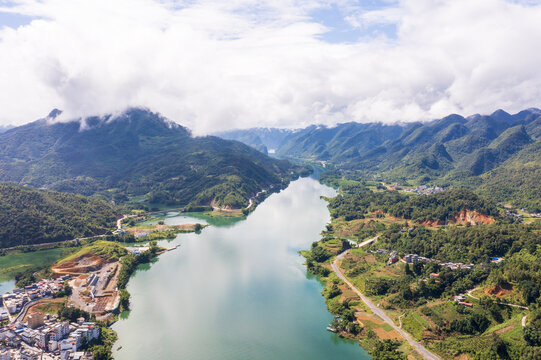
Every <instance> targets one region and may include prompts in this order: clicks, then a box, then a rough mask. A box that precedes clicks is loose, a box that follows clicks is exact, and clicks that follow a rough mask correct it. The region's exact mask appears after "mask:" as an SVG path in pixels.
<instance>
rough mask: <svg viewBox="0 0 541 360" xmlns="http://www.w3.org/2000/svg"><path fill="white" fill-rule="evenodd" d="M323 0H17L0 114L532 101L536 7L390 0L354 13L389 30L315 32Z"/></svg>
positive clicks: (396, 114) (5, 49)
mask: <svg viewBox="0 0 541 360" xmlns="http://www.w3.org/2000/svg"><path fill="white" fill-rule="evenodd" d="M329 3H330V1H325V0H321V1H304V0H279V1H270V0H268V1H255V0H234V1H218V0H216V1H213V0H208V1H199V2H196V1H186V2H185V3H180V2H173V1H152V0H44V1H34V0H21V1H16V2H15V4H16V6H15V7H10V8H4V11H12V12H16V13H20V14H24V15H29V16H34V17H37V18H39V19H37V20H34V21H32V22H31V23H30V24H28V25H26V26H22V27H19V28H17V29H12V28H7V27H4V28H2V29H1V30H0V69H1V70H0V124H21V123H25V122H28V121H31V120H34V119H37V118H39V117H42V116H44V115H45V114H47V113H48V112H49V111H50V110H51V109H52V108H53V107H57V108H61V109H63V110H64V111H65V113H64V117H78V116H85V115H95V114H103V113H107V112H114V111H118V110H121V109H123V108H125V107H128V106H146V107H149V108H151V109H153V110H155V111H159V112H161V113H162V114H163V115H165V116H167V117H169V118H171V119H173V120H175V121H177V122H179V123H181V124H184V125H187V126H189V127H191V128H192V129H194V130H195V131H196V132H197V133H204V132H212V131H215V130H222V129H226V128H234V127H250V126H295V127H297V126H304V125H307V124H310V123H314V122H318V123H326V124H332V123H335V122H340V121H352V120H353V121H386V122H390V121H412V120H423V119H430V118H435V117H440V116H444V115H446V114H448V113H451V112H459V113H463V114H470V113H476V112H481V113H482V112H491V111H493V110H495V109H496V108H504V109H506V110H508V111H517V110H520V109H522V108H526V107H530V106H540V105H541V104H540V100H539V99H541V73H540V72H539V71H538V66H539V65H538V64H540V63H541V50H540V48H539V46H538V44H540V43H541V5H539V3H538V2H537V3H534V2H532V1H527V3H517V2H507V1H504V0H476V1H473V2H472V1H470V0H450V1H442V0H438V1H435V0H403V1H401V2H399V3H397V4H394V3H392V2H391V4H390V5H388V6H386V7H382V8H378V9H376V10H371V11H362V10H361V9H359V7H356V6H355V3H356V2H352V3H348V2H347V1H345V0H343V1H339V6H341V7H342V8H343V9H347V12H348V14H346V16H347V19H348V21H349V22H350V23H351V24H354V25H355V26H359V27H360V29H362V28H363V26H372V25H374V24H386V25H387V24H396V26H397V37H396V38H389V37H387V36H378V37H377V38H374V37H368V36H365V35H364V34H363V33H362V30H360V36H359V41H357V42H355V43H342V44H330V43H326V42H323V41H321V40H320V35H321V34H322V33H324V32H325V31H326V30H327V29H326V28H325V26H323V25H322V24H320V23H318V21H317V20H318V19H312V18H310V16H309V15H310V13H311V11H313V10H314V9H321V8H325V7H328V5H329Z"/></svg>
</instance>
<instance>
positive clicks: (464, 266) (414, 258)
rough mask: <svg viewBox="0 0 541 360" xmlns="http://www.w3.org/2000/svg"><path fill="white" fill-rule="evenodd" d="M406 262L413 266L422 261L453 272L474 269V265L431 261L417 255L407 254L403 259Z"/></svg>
mask: <svg viewBox="0 0 541 360" xmlns="http://www.w3.org/2000/svg"><path fill="white" fill-rule="evenodd" d="M403 260H404V262H405V263H406V264H411V263H413V262H416V261H421V262H425V263H426V262H435V263H436V264H438V265H440V266H443V267H448V268H449V269H451V270H456V269H468V270H471V269H473V267H474V265H473V264H463V263H460V262H459V263H454V262H441V261H439V260H435V259H431V258H427V257H424V256H419V255H417V254H407V255H405V256H404V258H403Z"/></svg>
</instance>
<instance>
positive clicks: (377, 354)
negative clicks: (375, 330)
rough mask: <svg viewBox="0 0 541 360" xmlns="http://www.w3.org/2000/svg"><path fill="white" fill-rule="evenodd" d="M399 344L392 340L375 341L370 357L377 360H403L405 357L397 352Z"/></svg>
mask: <svg viewBox="0 0 541 360" xmlns="http://www.w3.org/2000/svg"><path fill="white" fill-rule="evenodd" d="M399 346H400V343H399V342H398V341H393V340H383V341H379V340H377V341H376V345H375V347H374V349H372V350H371V351H370V356H372V357H373V358H374V359H377V360H405V359H406V356H405V355H404V354H401V353H400V352H399V351H398V347H399Z"/></svg>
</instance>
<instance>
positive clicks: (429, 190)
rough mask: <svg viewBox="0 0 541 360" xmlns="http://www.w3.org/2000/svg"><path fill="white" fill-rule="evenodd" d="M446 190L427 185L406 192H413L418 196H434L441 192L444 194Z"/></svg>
mask: <svg viewBox="0 0 541 360" xmlns="http://www.w3.org/2000/svg"><path fill="white" fill-rule="evenodd" d="M444 191H445V190H444V189H443V188H441V187H439V186H432V187H428V186H426V185H421V186H417V187H416V188H414V189H406V190H404V192H411V193H416V194H417V195H432V194H436V193H440V192H444Z"/></svg>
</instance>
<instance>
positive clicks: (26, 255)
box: [0, 247, 72, 281]
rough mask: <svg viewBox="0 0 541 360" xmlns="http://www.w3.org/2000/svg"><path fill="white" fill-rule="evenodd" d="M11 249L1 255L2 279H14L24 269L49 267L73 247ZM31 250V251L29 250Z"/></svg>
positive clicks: (0, 271) (0, 279) (0, 276)
mask: <svg viewBox="0 0 541 360" xmlns="http://www.w3.org/2000/svg"><path fill="white" fill-rule="evenodd" d="M25 250H26V251H28V252H23V251H22V250H17V251H9V252H7V253H5V254H4V255H2V256H0V269H1V270H0V281H6V280H9V279H13V278H14V277H15V274H17V273H19V272H22V271H24V270H28V269H33V271H36V270H37V269H43V268H47V267H49V266H51V265H53V264H54V263H55V262H56V261H57V260H58V259H60V258H62V257H63V256H66V253H69V252H71V251H72V249H71V248H69V247H68V248H65V247H57V248H53V249H45V250H35V249H32V248H27V249H25ZM29 250H31V251H29Z"/></svg>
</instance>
